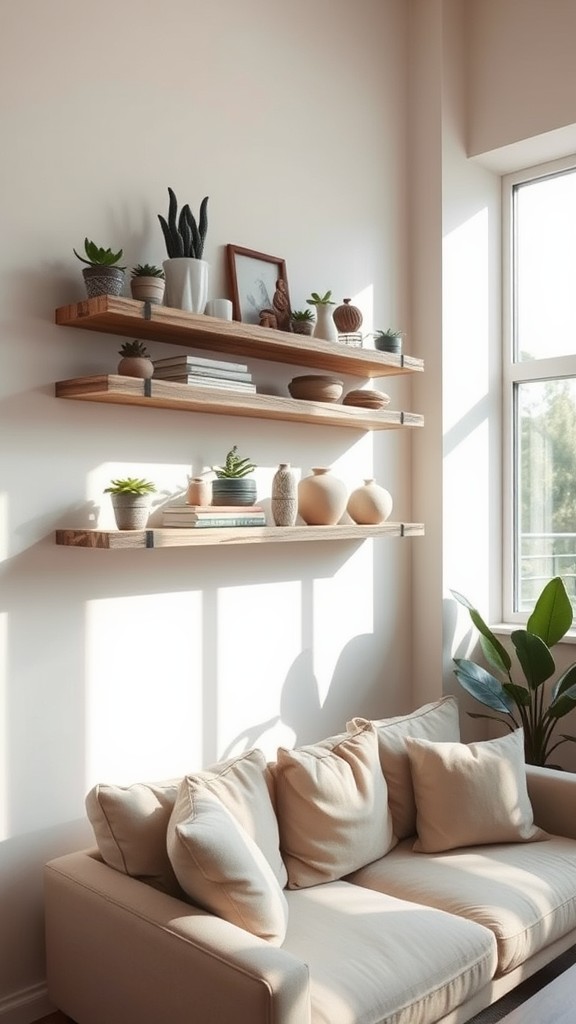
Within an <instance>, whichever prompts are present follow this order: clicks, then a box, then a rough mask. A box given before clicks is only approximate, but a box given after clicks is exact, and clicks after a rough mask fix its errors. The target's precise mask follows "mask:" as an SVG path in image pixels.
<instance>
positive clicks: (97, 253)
mask: <svg viewBox="0 0 576 1024" xmlns="http://www.w3.org/2000/svg"><path fill="white" fill-rule="evenodd" d="M84 251H85V253H86V256H87V259H84V257H83V256H81V255H80V253H79V252H76V249H74V250H73V252H74V255H75V256H77V257H78V259H79V260H81V261H82V263H87V264H88V266H89V267H116V264H117V263H118V260H121V259H122V252H123V250H122V249H120V250H119V251H118V252H112V249H103V248H101V247H100V246H98V245H96V244H95V243H94V242H91V241H90V240H89V239H88V238H85V239H84ZM116 269H117V270H126V267H116Z"/></svg>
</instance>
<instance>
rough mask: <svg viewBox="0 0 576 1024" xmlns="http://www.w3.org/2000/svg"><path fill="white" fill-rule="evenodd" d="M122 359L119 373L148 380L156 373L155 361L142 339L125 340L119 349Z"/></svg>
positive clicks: (119, 364)
mask: <svg viewBox="0 0 576 1024" xmlns="http://www.w3.org/2000/svg"><path fill="white" fill-rule="evenodd" d="M118 355H120V356H122V359H121V360H120V362H119V363H118V373H120V374H122V376H123V377H141V378H142V379H143V380H148V379H149V378H150V377H152V376H153V374H154V363H153V362H152V360H151V359H150V356H149V354H148V350H147V348H146V346H145V344H144V342H142V341H125V342H123V344H122V347H121V348H120V349H119V350H118Z"/></svg>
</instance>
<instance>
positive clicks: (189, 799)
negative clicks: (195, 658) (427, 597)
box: [45, 698, 576, 1024]
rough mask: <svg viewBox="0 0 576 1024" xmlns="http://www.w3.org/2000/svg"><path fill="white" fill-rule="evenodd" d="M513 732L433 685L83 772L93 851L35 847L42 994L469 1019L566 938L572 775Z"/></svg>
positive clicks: (156, 1010)
mask: <svg viewBox="0 0 576 1024" xmlns="http://www.w3.org/2000/svg"><path fill="white" fill-rule="evenodd" d="M521 739H522V738H521V734H518V735H516V734H511V735H510V736H509V737H505V738H503V739H502V740H496V741H489V742H487V743H484V744H471V745H468V746H466V745H464V744H461V743H460V742H459V730H458V712H457V705H456V702H455V700H454V698H445V699H444V700H441V701H438V702H435V703H434V704H430V705H426V706H425V707H424V708H421V709H418V711H416V712H414V713H413V714H412V715H408V716H403V717H401V718H395V719H388V720H382V721H381V722H376V723H368V722H365V721H363V720H354V722H351V723H349V724H348V726H347V732H346V733H345V734H342V735H340V736H338V737H332V738H330V739H328V740H325V741H322V742H321V743H319V744H316V745H314V746H311V747H302V748H299V749H297V750H294V751H290V750H280V751H279V752H278V759H277V761H276V762H275V763H274V764H271V765H270V764H268V765H267V764H266V762H265V759H264V758H263V755H261V754H260V752H258V751H249V752H247V753H246V754H244V755H241V756H240V757H238V758H235V759H232V760H231V761H228V762H224V763H222V764H220V765H216V766H214V767H213V768H211V769H208V770H206V771H205V772H200V773H195V774H193V775H191V776H188V777H187V778H186V779H184V780H171V781H168V782H162V783H157V784H135V785H134V786H130V787H119V786H112V785H108V786H97V787H95V788H94V789H93V790H92V791H91V793H90V794H89V795H88V798H87V809H88V814H89V817H90V819H91V821H92V824H93V827H94V831H95V835H96V840H97V844H98V848H97V849H94V850H89V851H82V852H77V853H71V854H69V855H67V856H63V857H59V858H57V859H56V860H53V861H51V862H50V863H49V864H48V865H47V866H46V871H45V894H46V937H47V975H48V986H49V994H50V998H51V1000H52V1001H53V1003H54V1005H55V1006H57V1007H59V1008H60V1009H61V1010H63V1011H64V1012H65V1013H66V1014H68V1015H69V1016H70V1017H72V1019H73V1020H75V1021H78V1024H163V1022H167V1024H168V1022H169V1024H436V1022H442V1024H462V1022H464V1021H466V1020H469V1019H470V1017H472V1016H473V1015H474V1014H475V1013H477V1012H478V1010H480V1009H482V1008H483V1007H485V1006H487V1005H488V1004H490V1003H492V1002H493V1001H495V1000H496V999H498V998H499V997H500V996H501V995H503V994H504V993H506V992H507V991H509V990H510V989H511V988H512V987H513V986H515V985H516V984H518V983H519V982H520V981H521V980H523V979H524V978H526V977H527V976H529V975H530V974H532V973H533V972H534V971H535V970H537V969H539V968H540V967H541V966H543V965H544V964H545V963H547V962H549V961H550V960H551V959H553V958H554V957H555V956H557V955H558V954H559V953H561V952H563V951H564V950H565V949H567V948H569V947H570V946H571V945H573V944H574V943H576V815H575V814H574V808H575V807H576V775H571V774H568V773H562V772H557V771H552V770H547V769H538V768H528V769H526V768H525V766H524V763H523V754H522V752H521V746H520V745H519V744H521ZM526 784H527V785H526ZM537 826H540V827H541V829H544V830H546V831H545V832H542V831H541V830H540V829H539V828H538V827H537ZM471 839H472V840H474V841H473V842H470V840H471Z"/></svg>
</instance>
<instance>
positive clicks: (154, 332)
mask: <svg viewBox="0 0 576 1024" xmlns="http://www.w3.org/2000/svg"><path fill="white" fill-rule="evenodd" d="M55 322H56V323H57V324H59V325H60V326H63V327H80V328H83V329H85V330H92V331H100V332H104V333H108V334H119V335H126V336H129V337H135V336H136V337H139V338H142V339H143V340H147V341H158V342H167V343H170V344H173V345H184V346H187V347H188V348H201V349H207V350H210V351H217V352H225V353H228V354H232V355H237V356H248V357H252V358H255V359H268V360H270V361H272V362H280V363H292V364H296V365H298V366H310V367H315V368H317V369H326V370H333V371H340V372H341V373H350V374H353V375H354V376H358V377H386V376H388V375H390V374H405V373H414V372H416V373H417V372H421V371H422V370H423V369H424V362H423V360H422V359H418V358H416V357H414V356H409V355H405V356H398V355H394V354H392V353H388V352H379V351H377V350H376V349H364V348H351V347H349V346H346V345H340V344H338V343H334V342H329V341H322V340H318V339H315V338H308V337H304V336H302V335H299V334H291V333H288V332H286V331H276V330H271V329H270V328H267V327H259V326H258V325H254V324H243V323H239V322H237V321H228V320H220V319H218V318H217V317H210V316H205V315H203V314H201V315H200V314H197V313H188V312H186V311H184V310H181V309H171V308H170V307H168V306H158V305H152V306H150V305H148V304H147V303H144V302H138V301H137V300H136V299H127V298H123V297H121V296H114V295H99V296H98V297H97V298H94V299H85V300H84V301H82V302H75V303H72V304H71V305H68V306H59V307H58V308H57V309H56V311H55Z"/></svg>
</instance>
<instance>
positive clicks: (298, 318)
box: [290, 309, 315, 335]
mask: <svg viewBox="0 0 576 1024" xmlns="http://www.w3.org/2000/svg"><path fill="white" fill-rule="evenodd" d="M314 319H315V318H314V314H313V312H312V310H311V309H294V310H293V311H292V313H291V316H290V320H291V322H292V330H293V331H294V334H308V335H310V334H312V328H313V327H314Z"/></svg>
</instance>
